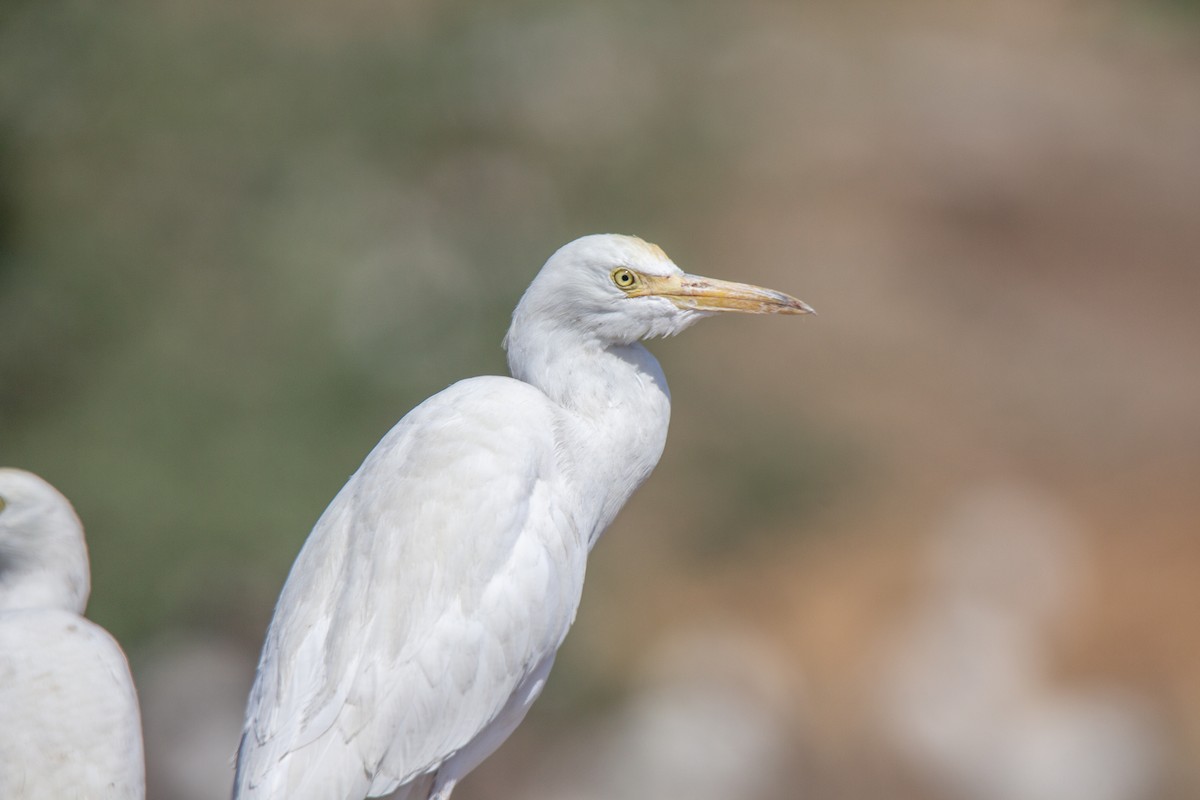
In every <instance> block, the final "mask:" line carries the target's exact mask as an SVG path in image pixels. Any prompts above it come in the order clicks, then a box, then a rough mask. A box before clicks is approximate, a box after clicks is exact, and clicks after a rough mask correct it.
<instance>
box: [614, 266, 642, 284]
mask: <svg viewBox="0 0 1200 800" xmlns="http://www.w3.org/2000/svg"><path fill="white" fill-rule="evenodd" d="M612 280H613V283H615V284H616V285H617V288H619V289H632V288H633V287H634V286H637V282H638V280H637V275H634V274H633V270H630V269H625V267H621V268H620V269H614V270H613V274H612Z"/></svg>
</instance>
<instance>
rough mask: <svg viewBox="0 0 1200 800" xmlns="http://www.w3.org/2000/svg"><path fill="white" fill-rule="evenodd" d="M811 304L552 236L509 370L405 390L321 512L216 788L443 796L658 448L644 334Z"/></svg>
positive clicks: (489, 742) (657, 396)
mask: <svg viewBox="0 0 1200 800" xmlns="http://www.w3.org/2000/svg"><path fill="white" fill-rule="evenodd" d="M811 310H812V309H810V308H809V307H808V306H806V305H805V304H804V303H802V302H800V301H799V300H797V299H795V298H793V297H789V296H788V295H785V294H781V293H779V292H775V291H771V290H769V289H762V288H759V287H756V286H748V285H744V284H736V283H726V282H723V281H716V280H710V279H707V278H700V277H696V276H693V275H687V274H684V272H683V271H682V270H680V269H679V268H678V267H677V266H675V264H673V263H672V262H671V260H670V259H668V258H667V256H666V255H665V254H664V253H663V251H662V250H660V249H659V248H658V247H656V246H654V245H651V244H647V243H646V242H643V241H642V240H641V239H637V238H634V237H629V236H615V235H597V236H586V237H584V238H582V239H578V240H576V241H574V242H571V243H570V244H567V245H566V246H564V247H562V248H561V249H559V250H558V252H556V253H555V254H554V255H553V256H551V258H550V259H549V260H548V261H547V262H546V264H545V266H544V267H543V268H542V269H541V271H540V272H539V273H538V275H537V276H536V277H535V278H534V280H533V282H532V283H531V284H530V286H529V288H528V290H527V291H526V292H525V295H524V296H523V297H522V298H521V301H520V303H519V304H518V305H517V308H516V311H515V312H514V313H513V320H512V327H511V328H510V329H509V331H508V336H507V337H506V339H505V347H506V349H507V351H508V364H509V368H510V370H511V372H512V376H513V377H512V378H504V377H480V378H472V379H469V380H464V381H461V382H459V383H456V384H454V385H452V386H450V387H449V388H447V389H445V390H444V391H442V392H440V393H439V394H436V395H434V396H433V397H431V398H429V399H428V400H426V401H425V402H424V403H422V404H420V405H419V406H417V407H416V408H415V409H413V410H412V411H411V412H409V414H408V415H407V416H405V417H404V418H403V419H402V420H400V422H399V423H397V425H396V426H395V427H394V428H392V430H391V431H390V432H389V433H388V434H387V435H386V436H385V437H384V438H383V440H382V441H380V442H379V444H378V445H376V447H375V449H374V450H373V451H372V452H371V453H370V455H368V456H367V458H366V460H365V461H364V462H363V464H362V466H361V467H360V468H359V470H358V471H357V472H356V473H355V474H354V475H353V476H351V478H350V480H349V481H348V482H347V483H346V485H345V486H344V487H343V488H342V490H341V491H340V492H339V493H338V495H337V496H336V497H335V498H334V499H333V502H332V503H330V505H329V507H328V508H327V509H326V510H325V513H324V514H322V516H321V518H320V519H319V520H318V521H317V524H316V526H315V527H314V529H313V531H312V533H311V534H310V536H309V538H308V541H307V542H306V543H305V545H304V547H303V549H302V550H301V552H300V555H299V556H298V557H297V559H296V562H295V564H294V565H293V567H292V571H291V574H290V575H289V576H288V579H287V582H286V584H285V585H284V588H283V592H282V594H281V595H280V598H279V603H278V605H277V606H276V609H275V617H274V619H273V620H272V621H271V626H270V629H269V631H268V633H267V637H266V643H265V644H264V646H263V652H262V658H261V661H260V663H259V668H258V674H257V677H256V679H255V683H254V687H253V689H252V690H251V692H250V700H249V704H248V708H247V712H246V723H245V727H244V730H243V734H242V741H241V747H240V748H239V751H238V762H237V776H236V779H235V786H234V797H235V798H240V800H252V799H253V800H261V799H264V798H272V799H273V800H282V799H283V798H288V799H289V800H361V799H362V798H364V797H380V796H385V795H388V796H392V797H395V798H408V799H409V800H426V799H427V798H432V799H433V800H446V799H447V798H449V797H450V793H451V792H452V791H453V789H454V786H455V784H457V783H458V781H459V780H460V779H461V778H462V777H463V776H464V775H466V774H467V773H468V772H470V771H471V770H472V769H474V768H475V766H477V765H478V764H479V763H480V762H481V761H482V760H483V759H484V758H486V757H487V756H488V755H489V754H491V752H492V751H493V750H495V749H496V748H497V747H498V746H499V745H500V743H501V742H503V741H504V740H505V739H506V738H507V737H508V736H509V734H511V733H512V732H513V730H514V729H515V728H516V726H517V725H518V724H519V723H520V722H521V720H522V718H524V716H525V712H526V711H528V710H529V707H530V704H532V703H533V701H534V699H535V698H536V697H537V696H538V694H539V693H540V692H541V690H542V686H543V684H544V682H545V680H546V676H547V674H548V673H549V672H550V667H551V665H552V664H553V663H554V656H555V652H556V651H557V649H558V647H559V645H560V644H561V643H562V641H563V638H564V637H565V636H566V634H567V629H568V628H569V627H570V625H571V622H572V621H573V620H574V618H575V611H576V608H577V607H578V604H579V598H580V593H581V591H582V588H583V575H584V565H585V562H586V559H587V554H588V551H589V550H590V549H591V547H592V545H594V544H595V543H596V540H597V538H598V537H599V536H600V534H601V533H602V532H603V531H604V529H605V528H606V527H607V526H608V524H609V523H610V522H611V521H612V519H613V517H615V516H616V514H617V512H618V511H619V510H620V508H621V506H622V505H624V503H625V501H626V500H627V499H628V498H629V496H630V495H631V494H632V493H633V492H634V490H635V489H637V487H638V486H639V485H640V484H641V483H642V481H644V480H645V479H646V477H647V476H648V475H649V474H650V471H651V470H652V469H653V468H654V466H655V464H656V463H657V462H658V459H659V456H660V455H661V454H662V449H663V445H664V443H665V441H666V435H667V421H668V417H669V415H670V399H669V395H668V393H667V384H666V380H665V379H664V377H663V374H662V370H661V369H660V368H659V365H658V362H657V361H656V360H655V359H654V357H653V356H651V355H650V353H649V352H648V351H647V350H646V349H645V348H644V347H642V345H641V344H640V343H639V342H640V340H642V339H647V338H651V337H656V336H669V335H672V334H676V333H678V332H680V331H682V330H683V329H684V328H686V327H688V326H689V325H691V324H692V323H694V322H696V321H697V320H699V319H701V318H703V317H705V316H708V315H709V314H712V313H714V312H721V311H742V312H749V313H757V314H762V313H785V314H803V313H807V312H810V311H811Z"/></svg>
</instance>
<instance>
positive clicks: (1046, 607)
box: [880, 485, 1164, 800]
mask: <svg viewBox="0 0 1200 800" xmlns="http://www.w3.org/2000/svg"><path fill="white" fill-rule="evenodd" d="M931 556H932V558H931V563H932V565H933V575H932V580H931V581H930V582H929V592H928V596H927V597H926V598H925V599H924V600H923V601H922V603H921V605H920V606H919V607H918V609H917V611H916V613H915V615H914V617H913V619H912V620H911V621H910V623H909V624H908V626H907V627H906V628H905V629H904V630H903V631H902V632H901V633H900V634H899V635H898V636H897V638H896V640H895V641H894V642H893V645H892V647H891V649H890V651H889V655H888V656H887V658H886V660H885V663H884V665H883V674H882V676H881V681H880V690H881V692H882V696H881V708H880V713H881V717H882V729H883V733H884V736H885V738H886V739H887V740H888V741H889V742H890V744H891V747H892V748H893V749H894V751H895V752H896V753H897V754H898V755H900V756H901V758H902V759H903V760H904V761H905V762H906V763H907V764H908V765H909V766H910V767H912V768H913V769H915V770H916V772H917V773H918V777H919V778H921V779H923V780H924V781H926V782H928V783H929V784H930V785H931V786H934V787H936V788H937V789H938V790H940V791H941V792H943V793H944V794H945V796H947V797H964V798H972V800H1076V799H1077V798H1078V800H1084V799H1085V798H1086V799H1087V800H1134V799H1135V798H1140V797H1145V796H1147V792H1148V791H1149V790H1150V789H1151V788H1152V787H1153V786H1154V785H1155V783H1156V782H1157V781H1158V771H1159V768H1160V766H1161V764H1162V761H1163V754H1162V745H1163V741H1164V737H1163V732H1162V731H1161V729H1160V723H1159V721H1158V720H1157V719H1156V717H1155V715H1154V713H1153V709H1152V708H1151V707H1150V704H1149V702H1148V701H1147V700H1144V699H1142V698H1140V697H1138V696H1136V695H1134V694H1132V693H1131V692H1117V691H1113V690H1108V689H1086V690H1084V689H1063V688H1061V687H1058V686H1055V685H1052V684H1051V683H1050V682H1049V680H1048V677H1047V673H1048V666H1049V662H1050V656H1051V653H1050V651H1049V644H1050V643H1051V637H1050V636H1048V635H1047V634H1048V633H1049V632H1050V630H1051V629H1052V628H1053V624H1063V623H1065V622H1066V621H1067V620H1068V612H1069V611H1070V610H1071V609H1072V607H1073V606H1074V605H1075V604H1076V603H1077V602H1078V599H1079V598H1078V594H1079V589H1080V586H1081V584H1082V580H1083V577H1084V572H1085V563H1084V562H1085V554H1084V548H1083V540H1082V538H1080V536H1079V533H1078V530H1077V529H1076V527H1075V525H1074V523H1073V522H1072V521H1071V518H1070V515H1069V514H1068V513H1067V512H1066V511H1065V509H1063V508H1061V507H1060V506H1058V504H1056V503H1054V502H1053V501H1052V500H1051V499H1049V498H1045V497H1042V496H1039V495H1038V494H1037V493H1034V492H1032V491H1030V490H1027V489H1023V488H1021V487H1016V486H1006V485H1001V486H987V487H983V488H980V489H977V490H975V491H972V492H969V493H967V494H966V495H965V496H964V497H963V498H962V499H961V501H960V503H959V504H958V505H956V506H955V507H954V508H953V509H952V510H951V512H950V513H949V514H948V516H947V518H946V520H945V522H944V523H943V524H942V525H941V526H939V531H938V534H937V535H936V537H935V539H934V541H933V543H932V550H931Z"/></svg>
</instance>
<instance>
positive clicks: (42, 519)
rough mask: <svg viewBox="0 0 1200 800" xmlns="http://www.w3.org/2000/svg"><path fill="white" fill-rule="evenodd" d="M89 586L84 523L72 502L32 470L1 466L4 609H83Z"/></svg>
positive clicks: (0, 591)
mask: <svg viewBox="0 0 1200 800" xmlns="http://www.w3.org/2000/svg"><path fill="white" fill-rule="evenodd" d="M90 589H91V580H90V576H89V571H88V560H87V545H86V544H84V539H83V525H82V524H81V523H80V522H79V517H77V516H75V510H74V509H73V508H72V507H71V503H70V502H69V501H68V500H67V498H65V497H63V496H62V494H60V493H59V491H58V490H57V489H55V488H54V487H53V486H51V485H50V484H49V483H47V482H46V481H44V480H42V479H41V478H39V477H38V476H37V475H34V474H33V473H32V472H26V471H25V470H20V469H12V468H9V467H4V468H0V609H13V608H34V607H38V608H62V609H66V610H69V611H75V612H76V613H83V609H84V608H85V606H86V605H87V597H88V592H89V591H90Z"/></svg>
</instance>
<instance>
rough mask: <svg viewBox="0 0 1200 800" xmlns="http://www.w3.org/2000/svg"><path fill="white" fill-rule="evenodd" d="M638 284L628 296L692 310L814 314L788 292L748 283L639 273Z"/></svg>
mask: <svg viewBox="0 0 1200 800" xmlns="http://www.w3.org/2000/svg"><path fill="white" fill-rule="evenodd" d="M641 278H642V285H641V286H639V287H638V288H636V289H634V290H632V291H631V292H629V294H630V296H632V297H637V296H645V295H653V296H657V297H665V298H667V299H668V300H670V301H671V302H672V303H674V304H675V305H677V306H679V307H680V308H687V309H691V310H693V311H707V312H712V311H740V312H742V313H745V314H814V313H816V312H815V311H813V309H812V307H811V306H809V305H808V304H807V303H805V302H803V301H802V300H797V299H796V298H794V297H792V296H791V295H788V294H784V293H783V292H777V291H775V290H774V289H764V288H763V287H761V286H751V285H750V284H748V283H731V282H729V281H719V280H716V279H714V278H702V277H700V276H699V275H671V276H669V277H665V278H662V277H657V276H653V275H643V276H641Z"/></svg>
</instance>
